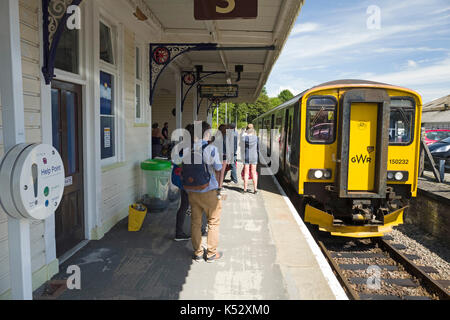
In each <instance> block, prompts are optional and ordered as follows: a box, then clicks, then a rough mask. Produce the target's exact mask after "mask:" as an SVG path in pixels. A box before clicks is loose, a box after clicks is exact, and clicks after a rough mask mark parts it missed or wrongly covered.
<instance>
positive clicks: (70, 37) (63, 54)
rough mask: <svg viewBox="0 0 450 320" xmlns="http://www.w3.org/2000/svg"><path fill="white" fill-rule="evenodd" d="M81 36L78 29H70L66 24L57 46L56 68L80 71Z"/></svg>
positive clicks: (72, 71) (73, 71) (74, 71)
mask: <svg viewBox="0 0 450 320" xmlns="http://www.w3.org/2000/svg"><path fill="white" fill-rule="evenodd" d="M79 37H80V32H79V31H78V30H77V29H74V30H69V29H67V27H66V26H64V30H63V33H62V34H61V38H60V40H59V44H58V47H57V48H56V55H55V68H57V69H60V70H63V71H67V72H71V73H75V74H79V73H80V71H79V64H80V59H79V56H80V51H79Z"/></svg>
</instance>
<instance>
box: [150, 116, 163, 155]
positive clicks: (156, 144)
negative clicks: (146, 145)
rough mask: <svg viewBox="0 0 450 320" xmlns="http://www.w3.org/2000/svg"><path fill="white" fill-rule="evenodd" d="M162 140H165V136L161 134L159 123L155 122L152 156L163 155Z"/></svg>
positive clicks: (153, 126)
mask: <svg viewBox="0 0 450 320" xmlns="http://www.w3.org/2000/svg"><path fill="white" fill-rule="evenodd" d="M162 141H164V136H163V135H162V134H161V130H160V129H159V124H158V123H154V124H153V125H152V158H155V157H159V156H161V151H162V147H163V145H162Z"/></svg>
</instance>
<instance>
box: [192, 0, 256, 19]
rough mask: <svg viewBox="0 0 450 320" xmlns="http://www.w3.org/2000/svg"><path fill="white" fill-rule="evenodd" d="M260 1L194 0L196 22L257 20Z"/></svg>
mask: <svg viewBox="0 0 450 320" xmlns="http://www.w3.org/2000/svg"><path fill="white" fill-rule="evenodd" d="M257 16H258V0H194V17H195V19H196V20H224V19H237V18H246V19H255V18H256V17H257Z"/></svg>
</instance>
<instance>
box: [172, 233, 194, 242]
mask: <svg viewBox="0 0 450 320" xmlns="http://www.w3.org/2000/svg"><path fill="white" fill-rule="evenodd" d="M188 240H191V237H190V236H188V235H186V234H184V233H183V234H180V235H177V236H175V241H188Z"/></svg>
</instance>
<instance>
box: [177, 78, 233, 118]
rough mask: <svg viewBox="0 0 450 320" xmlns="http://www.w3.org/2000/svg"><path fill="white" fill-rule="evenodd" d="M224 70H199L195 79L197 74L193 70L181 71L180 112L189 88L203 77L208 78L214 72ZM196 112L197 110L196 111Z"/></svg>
mask: <svg viewBox="0 0 450 320" xmlns="http://www.w3.org/2000/svg"><path fill="white" fill-rule="evenodd" d="M225 73H226V72H225V71H210V72H208V71H204V72H200V73H199V74H200V78H198V79H197V76H196V75H195V73H194V72H190V71H185V72H182V73H181V97H182V100H181V112H183V110H184V102H185V101H186V98H187V96H188V94H189V92H190V91H191V89H192V88H193V87H194V86H195V85H196V84H198V83H199V82H200V81H202V80H203V79H205V78H208V77H210V76H212V75H215V74H225ZM197 97H198V91H197ZM198 108H199V107H198V105H197V109H198ZM197 114H198V112H197Z"/></svg>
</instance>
